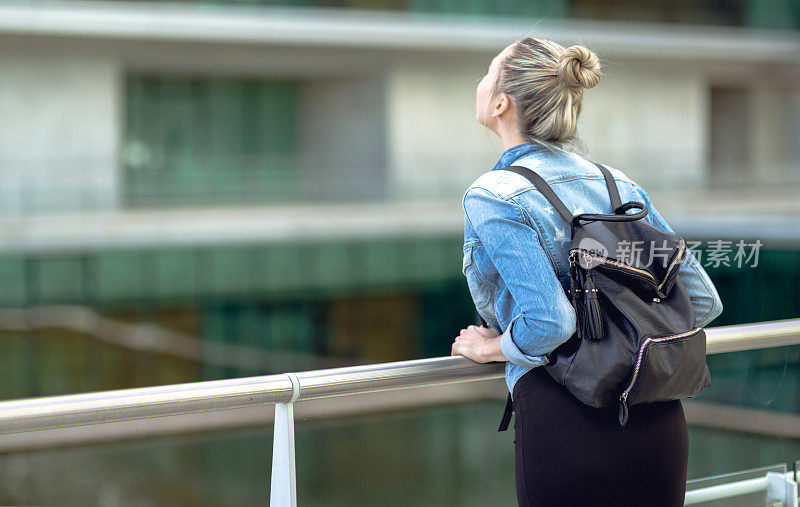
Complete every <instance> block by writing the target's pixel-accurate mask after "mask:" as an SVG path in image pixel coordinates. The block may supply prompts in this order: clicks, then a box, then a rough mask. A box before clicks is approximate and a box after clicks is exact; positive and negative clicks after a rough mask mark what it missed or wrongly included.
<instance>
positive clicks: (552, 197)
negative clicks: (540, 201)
mask: <svg viewBox="0 0 800 507" xmlns="http://www.w3.org/2000/svg"><path fill="white" fill-rule="evenodd" d="M503 169H506V170H508V171H513V172H515V173H517V174H520V175H522V176H524V177H526V178H528V179H529V180H530V182H531V183H533V184H534V185H536V188H538V189H539V192H541V193H542V195H544V196H545V198H546V199H547V200H548V201H549V202H550V204H552V205H553V207H554V208H555V209H556V211H558V213H559V214H560V215H561V216H562V217H564V220H566V221H567V223H568V224H571V223H572V219H573V218H574V216H573V215H572V213H570V211H569V208H567V207H566V206H565V205H564V203H563V202H561V199H559V198H558V196H557V195H556V193H555V192H553V189H552V188H550V185H548V184H547V182H546V181H544V178H542V177H541V176H539V175H538V174H536V173H535V172H533V171H532V170H530V169H528V168H527V167H522V166H521V165H512V166H509V167H504V168H503ZM611 181H612V182H613V181H614V180H613V179H612V180H611ZM615 190H616V187H615ZM617 199H619V196H617Z"/></svg>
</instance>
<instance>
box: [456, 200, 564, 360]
mask: <svg viewBox="0 0 800 507" xmlns="http://www.w3.org/2000/svg"><path fill="white" fill-rule="evenodd" d="M462 204H463V207H464V213H465V215H466V217H467V220H469V222H470V224H471V225H472V227H473V229H474V230H475V232H476V234H477V235H478V238H479V239H480V241H481V243H482V244H483V247H484V248H485V250H486V252H487V253H488V254H489V257H490V259H491V261H492V263H493V264H494V266H495V268H497V271H498V273H500V276H501V277H502V279H503V281H504V282H505V284H506V286H507V287H508V290H509V291H510V293H511V296H512V299H513V301H514V317H513V318H512V319H511V321H510V322H509V323H508V325H507V326H506V328H505V330H504V331H503V332H502V333H501V334H500V335H499V336H498V337H497V338H496V340H495V341H489V342H487V343H486V344H485V347H486V353H485V354H486V357H500V356H501V355H502V356H503V357H505V358H507V360H508V361H511V362H513V363H516V364H519V365H522V366H541V365H543V364H547V358H546V357H545V355H546V354H549V353H550V352H552V351H553V350H554V349H555V348H556V347H558V346H559V345H560V344H562V343H563V342H565V341H567V340H568V339H569V337H570V336H572V335H573V334H574V333H575V325H576V315H575V309H574V308H573V307H572V305H571V304H570V302H569V300H568V299H567V296H566V294H565V293H564V288H563V287H562V286H561V282H559V280H558V278H557V277H556V273H555V271H554V270H553V265H552V263H551V262H550V259H549V257H548V256H547V253H546V252H545V250H544V248H543V247H542V243H541V241H540V237H539V233H538V231H537V230H535V229H534V228H533V227H532V226H531V225H529V224H528V223H527V221H526V220H525V217H524V214H523V211H522V208H520V207H519V206H518V205H517V204H516V203H514V202H512V201H509V200H505V199H501V198H499V197H497V196H496V195H495V194H494V193H492V192H491V191H489V190H487V189H485V188H482V187H473V188H471V189H469V190H468V191H467V192H466V193H465V194H464V200H463V203H462ZM476 327H477V326H476ZM498 349H499V350H498Z"/></svg>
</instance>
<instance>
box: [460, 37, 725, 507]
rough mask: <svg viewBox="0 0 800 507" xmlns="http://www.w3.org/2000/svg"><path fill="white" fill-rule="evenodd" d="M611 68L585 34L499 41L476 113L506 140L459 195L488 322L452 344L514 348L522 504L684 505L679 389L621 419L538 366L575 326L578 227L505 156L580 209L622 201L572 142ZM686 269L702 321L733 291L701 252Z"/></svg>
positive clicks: (472, 350) (625, 183) (500, 353)
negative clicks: (579, 39) (587, 102)
mask: <svg viewBox="0 0 800 507" xmlns="http://www.w3.org/2000/svg"><path fill="white" fill-rule="evenodd" d="M600 78H601V72H600V64H599V61H598V58H597V56H596V55H595V54H594V53H593V52H592V51H590V50H588V49H586V48H585V47H583V46H571V47H569V48H566V49H565V48H563V47H562V46H560V45H558V44H556V43H554V42H552V41H549V40H546V39H541V38H535V37H526V38H524V39H521V40H519V41H517V42H515V43H513V44H511V45H509V46H508V47H506V48H505V49H504V50H503V51H502V52H500V54H498V55H497V56H496V57H495V58H494V59H493V60H492V62H491V65H490V66H489V70H488V72H487V73H486V75H485V76H484V77H483V79H482V80H481V82H480V84H479V85H478V89H477V92H476V115H477V120H478V122H479V123H480V124H481V125H483V126H485V127H487V128H488V129H490V130H491V131H492V132H494V133H495V134H497V136H498V137H499V138H500V140H501V141H502V143H503V149H504V151H503V154H502V156H501V157H500V159H499V160H498V162H497V163H496V164H495V166H494V167H493V168H492V170H490V171H488V172H486V173H484V174H482V175H481V176H480V177H478V179H477V180H475V182H474V183H472V185H470V187H469V188H468V189H467V191H466V192H465V193H464V197H463V202H462V204H463V207H464V213H465V222H464V261H463V272H464V275H465V276H466V278H467V283H468V286H469V290H470V293H471V295H472V298H473V301H474V303H475V307H476V309H477V311H478V313H479V314H480V316H481V317H482V318H483V320H484V321H485V322H486V323H487V324H488V327H478V326H474V325H471V326H468V327H467V328H466V329H462V330H461V333H460V335H459V336H458V337H456V339H455V342H454V343H453V346H452V354H453V355H463V356H465V357H468V358H470V359H472V360H474V361H477V362H481V363H485V362H489V361H506V375H505V376H506V384H507V386H508V389H509V392H510V393H511V395H512V399H513V410H514V413H515V414H516V417H515V421H514V432H515V437H516V438H515V440H514V446H515V466H516V472H515V475H516V477H515V479H516V492H517V500H518V502H519V505H544V506H548V507H550V506H557V505H565V506H576V505H614V506H625V505H631V506H634V505H635V506H643V505H647V506H660V505H664V506H677V505H683V501H684V495H685V486H686V466H687V462H688V436H687V429H686V420H685V418H684V413H683V407H682V405H681V402H680V400H674V401H669V402H663V403H650V404H642V405H634V406H632V407H631V409H630V420H629V422H628V424H627V425H626V426H625V427H621V426H620V424H619V422H618V419H617V409H616V407H611V408H609V409H596V408H592V407H589V406H587V405H584V404H583V403H581V402H580V401H578V400H577V399H576V398H574V397H573V396H572V395H571V394H570V393H569V392H568V391H567V390H566V389H565V388H563V387H562V386H561V385H560V384H558V383H556V382H555V381H554V380H553V379H552V378H551V377H550V376H549V374H548V373H547V372H546V371H545V369H544V368H539V366H542V365H544V364H546V363H547V362H548V360H547V357H546V355H547V354H548V353H550V352H552V351H553V350H554V349H555V348H556V347H557V346H558V345H560V344H561V343H563V342H565V341H566V340H567V339H568V338H569V337H570V336H572V335H573V333H574V332H575V326H576V316H575V311H574V309H573V307H572V306H571V304H570V302H569V301H568V299H567V297H566V289H567V288H568V284H569V275H568V273H569V271H568V261H567V255H568V250H569V247H570V243H571V238H570V231H569V227H568V225H567V224H566V222H565V221H564V220H563V219H562V218H561V216H560V215H559V214H558V213H557V212H555V210H553V209H552V207H551V206H550V204H549V203H548V201H547V200H546V199H545V197H544V196H543V195H542V194H541V193H540V192H539V191H538V190H537V189H536V187H535V186H533V185H532V184H531V183H530V182H529V181H528V180H527V179H526V178H524V177H523V176H521V175H519V174H517V173H515V172H513V171H504V170H502V169H503V168H505V167H508V166H510V165H522V166H525V167H528V168H530V169H533V170H535V171H536V172H537V173H538V174H539V175H540V176H541V177H542V178H544V179H545V181H547V183H548V184H549V185H550V186H551V188H553V190H554V192H556V194H557V195H558V196H559V197H560V198H561V200H562V201H563V202H564V203H565V204H566V205H567V206H570V207H572V210H571V211H572V212H573V214H575V215H577V214H579V213H611V203H610V198H609V195H608V191H607V189H606V185H605V181H604V179H603V176H602V173H601V172H600V170H599V169H598V168H597V167H596V166H595V165H594V164H593V163H591V162H589V161H588V160H586V159H585V158H583V157H581V156H579V155H577V154H576V153H573V152H571V151H568V150H566V149H564V145H565V144H566V143H570V142H574V141H575V131H576V126H577V120H578V115H579V113H580V108H581V101H582V98H583V89H584V88H591V87H594V86H596V85H597V84H598V83H599V81H600ZM607 167H608V166H607ZM608 169H609V171H610V172H611V173H612V175H613V176H614V179H615V181H616V183H617V187H618V189H619V193H620V196H621V198H622V201H623V202H626V201H628V200H635V201H640V202H643V203H645V204H646V205H647V207H648V209H649V213H648V215H647V216H646V217H645V218H643V220H646V221H648V222H649V223H651V224H652V225H654V226H655V227H658V228H660V229H662V230H665V231H669V232H674V231H673V230H672V228H671V227H670V226H669V225H668V224H667V223H666V222H665V221H664V219H663V218H662V216H661V215H660V214H659V213H658V211H657V210H656V209H655V208H653V206H652V204H651V202H650V196H649V195H648V194H647V192H645V191H644V189H642V188H641V187H640V186H639V185H638V184H637V183H635V182H634V181H632V180H631V179H630V178H629V177H628V176H626V175H625V174H624V173H623V172H622V171H619V170H617V169H614V168H612V167H608ZM679 276H680V277H681V278H682V280H683V282H684V285H685V286H686V289H687V291H688V293H689V295H690V297H691V300H692V307H693V310H694V312H695V319H696V325H698V326H701V327H702V326H705V325H707V324H708V323H709V322H711V321H712V320H713V319H714V318H716V317H717V316H718V315H719V314H720V313H721V312H722V303H721V301H720V298H719V295H718V294H717V291H716V289H715V288H714V285H713V283H712V282H711V280H710V279H709V278H708V275H707V273H706V272H705V270H704V269H703V268H702V267H701V266H700V264H699V263H698V262H697V259H696V258H695V257H694V255H692V253H691V252H688V254H687V257H686V260H685V261H684V262H683V263H682V264H681V267H680V270H679Z"/></svg>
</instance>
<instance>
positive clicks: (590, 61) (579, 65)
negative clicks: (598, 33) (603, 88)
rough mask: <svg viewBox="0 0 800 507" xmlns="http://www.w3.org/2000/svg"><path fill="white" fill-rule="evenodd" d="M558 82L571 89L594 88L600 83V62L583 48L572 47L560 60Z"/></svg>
mask: <svg viewBox="0 0 800 507" xmlns="http://www.w3.org/2000/svg"><path fill="white" fill-rule="evenodd" d="M557 73H558V80H559V81H560V82H561V83H562V84H563V85H564V86H567V87H569V88H573V89H580V88H593V87H595V86H597V83H599V82H600V78H601V77H602V74H601V73H600V60H599V59H598V58H597V55H596V54H594V52H593V51H591V50H589V49H587V48H585V47H583V46H577V45H576V46H570V47H568V48H566V49H564V51H563V52H562V53H561V55H560V57H559V59H558V71H557Z"/></svg>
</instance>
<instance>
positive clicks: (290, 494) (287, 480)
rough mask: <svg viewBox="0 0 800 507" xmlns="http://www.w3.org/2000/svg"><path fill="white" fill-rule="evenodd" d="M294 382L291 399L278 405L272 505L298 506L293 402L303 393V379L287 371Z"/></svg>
mask: <svg viewBox="0 0 800 507" xmlns="http://www.w3.org/2000/svg"><path fill="white" fill-rule="evenodd" d="M285 375H286V376H287V377H289V380H290V381H291V382H292V398H291V399H290V400H289V402H288V403H276V404H275V425H274V427H275V434H274V436H273V439H272V478H271V481H270V495H269V505H270V507H296V506H297V479H296V474H295V459H294V402H295V401H297V398H298V397H299V396H300V380H299V379H298V378H297V375H295V374H294V373H286V374H285Z"/></svg>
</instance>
